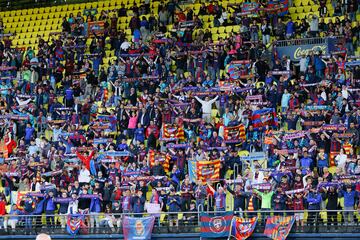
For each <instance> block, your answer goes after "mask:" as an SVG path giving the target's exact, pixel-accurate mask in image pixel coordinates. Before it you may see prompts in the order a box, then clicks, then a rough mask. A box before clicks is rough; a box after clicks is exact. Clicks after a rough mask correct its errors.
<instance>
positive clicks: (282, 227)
mask: <svg viewBox="0 0 360 240" xmlns="http://www.w3.org/2000/svg"><path fill="white" fill-rule="evenodd" d="M294 222H295V218H294V216H288V217H282V216H273V217H269V218H268V219H267V220H266V226H265V231H264V234H265V235H266V236H267V237H269V238H272V239H273V240H285V239H286V237H287V235H288V234H289V232H290V230H291V228H292V225H293V224H294Z"/></svg>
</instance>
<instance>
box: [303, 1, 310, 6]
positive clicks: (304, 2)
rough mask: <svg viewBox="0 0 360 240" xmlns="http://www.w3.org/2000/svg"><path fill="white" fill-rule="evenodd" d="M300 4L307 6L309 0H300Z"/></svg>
mask: <svg viewBox="0 0 360 240" xmlns="http://www.w3.org/2000/svg"><path fill="white" fill-rule="evenodd" d="M301 4H302V5H303V6H308V5H309V0H302V1H301Z"/></svg>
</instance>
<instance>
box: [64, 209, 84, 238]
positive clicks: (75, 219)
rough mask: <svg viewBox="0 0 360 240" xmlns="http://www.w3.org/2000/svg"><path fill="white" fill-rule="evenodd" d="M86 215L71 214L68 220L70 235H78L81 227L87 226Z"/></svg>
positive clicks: (67, 227) (67, 225) (67, 226)
mask: <svg viewBox="0 0 360 240" xmlns="http://www.w3.org/2000/svg"><path fill="white" fill-rule="evenodd" d="M85 227H86V225H85V223H84V217H83V216H82V215H79V214H71V215H69V216H68V218H67V221H66V230H67V232H68V233H69V234H70V235H76V234H78V233H79V231H80V229H81V228H85Z"/></svg>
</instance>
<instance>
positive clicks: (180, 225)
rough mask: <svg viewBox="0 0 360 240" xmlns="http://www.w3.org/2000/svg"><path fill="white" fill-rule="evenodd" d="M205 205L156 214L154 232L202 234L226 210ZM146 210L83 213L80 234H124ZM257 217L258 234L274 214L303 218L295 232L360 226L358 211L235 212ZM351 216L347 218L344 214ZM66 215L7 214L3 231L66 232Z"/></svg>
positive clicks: (2, 220) (2, 219) (1, 219)
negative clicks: (208, 218) (207, 219)
mask: <svg viewBox="0 0 360 240" xmlns="http://www.w3.org/2000/svg"><path fill="white" fill-rule="evenodd" d="M203 210H204V209H203V207H202V206H201V207H199V208H198V211H196V210H195V211H193V212H167V213H160V214H158V215H156V220H155V225H154V229H153V233H155V234H161V233H183V232H187V233H199V232H200V226H201V221H200V218H201V214H202V213H205V214H209V215H213V216H217V215H220V214H221V213H223V212H214V211H208V212H207V211H205V212H204V211H203ZM149 215H150V214H147V213H142V214H140V213H129V214H125V213H124V214H112V217H111V218H105V215H104V214H103V213H100V214H86V215H83V218H84V221H85V224H86V226H87V227H86V228H84V229H81V230H80V234H82V233H85V234H99V233H107V234H122V218H123V217H124V216H131V217H142V216H149ZM176 215H177V223H176V224H175V226H172V225H170V224H169V223H170V221H169V216H171V217H172V219H173V217H174V216H176ZM240 215H242V216H243V217H254V216H258V223H257V225H256V228H255V233H263V232H264V228H265V223H266V218H267V217H269V216H273V215H281V216H289V215H293V216H295V219H301V218H303V224H302V223H301V221H298V222H295V224H294V225H293V227H292V230H291V232H292V233H325V232H326V233H338V232H352V231H354V230H355V229H359V227H360V225H359V220H358V217H359V218H360V215H359V214H358V211H357V210H349V211H345V210H320V211H319V210H305V211H275V210H259V211H252V212H248V211H241V212H234V216H240ZM345 216H346V217H347V218H348V219H345V218H344V217H345ZM66 220H67V215H61V214H55V215H46V214H43V215H5V216H2V217H0V227H1V228H4V227H5V231H0V235H1V234H3V235H4V234H11V235H24V234H25V235H29V234H38V233H40V232H47V233H50V234H66V233H67V231H66Z"/></svg>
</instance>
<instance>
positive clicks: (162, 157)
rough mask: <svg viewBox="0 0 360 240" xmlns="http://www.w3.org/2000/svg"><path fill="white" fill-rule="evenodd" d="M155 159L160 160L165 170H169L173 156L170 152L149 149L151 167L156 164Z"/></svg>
mask: <svg viewBox="0 0 360 240" xmlns="http://www.w3.org/2000/svg"><path fill="white" fill-rule="evenodd" d="M155 160H158V161H159V163H160V164H161V165H162V166H163V167H164V170H165V172H169V163H170V160H171V156H170V155H169V154H163V153H159V152H156V151H155V150H152V149H150V150H149V161H150V167H152V166H153V165H154V162H155Z"/></svg>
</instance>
